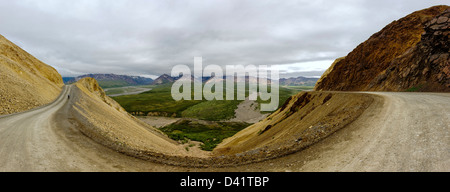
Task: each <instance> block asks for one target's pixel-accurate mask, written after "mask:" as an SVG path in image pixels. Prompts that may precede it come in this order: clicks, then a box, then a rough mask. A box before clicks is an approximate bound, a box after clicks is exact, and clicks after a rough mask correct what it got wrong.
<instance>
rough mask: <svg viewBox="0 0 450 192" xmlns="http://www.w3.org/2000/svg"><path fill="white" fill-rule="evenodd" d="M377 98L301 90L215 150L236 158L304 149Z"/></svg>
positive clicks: (249, 159)
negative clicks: (268, 114)
mask: <svg viewBox="0 0 450 192" xmlns="http://www.w3.org/2000/svg"><path fill="white" fill-rule="evenodd" d="M372 102H373V96H371V95H366V94H354V93H353V94H350V93H335V92H301V93H299V94H298V95H296V96H292V97H291V98H290V99H288V101H286V103H285V104H284V105H283V106H282V107H281V108H280V109H279V110H278V111H276V112H275V113H273V114H271V115H270V116H269V117H267V118H266V119H265V120H263V121H261V122H259V123H256V124H254V125H252V126H250V127H248V128H246V129H244V130H242V131H241V132H239V133H237V134H236V135H235V136H233V137H231V138H228V139H226V140H224V141H223V142H222V143H221V144H220V145H219V146H218V147H217V148H216V149H215V150H214V151H213V152H214V154H215V155H216V156H224V155H225V156H226V155H231V156H235V157H237V158H236V161H241V162H252V161H261V160H265V159H272V158H276V157H280V156H284V155H288V154H291V153H294V152H297V151H300V150H302V149H304V148H306V147H308V146H310V145H312V144H314V143H316V142H318V141H320V140H322V139H323V138H325V137H327V136H329V135H330V134H332V133H334V132H335V131H337V130H339V129H341V128H343V127H345V126H346V125H348V124H349V123H351V122H353V121H354V120H355V119H357V118H358V117H359V115H361V114H362V113H363V112H364V110H365V109H367V108H368V107H369V106H370V104H371V103H372Z"/></svg>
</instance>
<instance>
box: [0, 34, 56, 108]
mask: <svg viewBox="0 0 450 192" xmlns="http://www.w3.org/2000/svg"><path fill="white" fill-rule="evenodd" d="M0 82H1V83H0V115H4V114H11V113H17V112H21V111H26V110H29V109H32V108H35V107H38V106H41V105H45V104H47V103H50V102H52V101H53V100H54V99H56V97H58V95H59V94H60V91H61V87H62V86H63V81H62V77H61V75H59V73H58V72H57V71H56V70H55V69H54V68H53V67H51V66H49V65H47V64H45V63H43V62H41V61H39V60H38V59H36V58H35V57H33V56H32V55H30V54H29V53H27V52H26V51H24V50H23V49H21V48H20V47H18V46H17V45H15V44H14V43H12V42H10V41H9V40H8V39H6V38H5V37H3V36H1V35H0Z"/></svg>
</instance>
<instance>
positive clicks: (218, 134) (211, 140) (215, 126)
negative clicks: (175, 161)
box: [160, 120, 250, 151]
mask: <svg viewBox="0 0 450 192" xmlns="http://www.w3.org/2000/svg"><path fill="white" fill-rule="evenodd" d="M249 125H250V124H247V123H236V122H199V121H196V120H182V121H179V122H177V123H174V124H171V125H168V126H166V127H163V128H161V129H160V130H161V131H163V132H164V133H166V134H167V135H168V136H169V137H170V138H171V139H173V140H177V141H185V140H187V139H190V140H193V141H199V142H202V143H203V144H202V145H201V146H200V147H201V149H203V150H206V151H212V150H213V149H214V148H215V147H216V146H217V145H218V144H219V143H221V142H222V140H223V139H225V138H228V137H231V136H233V135H234V134H236V133H237V132H239V131H241V130H242V129H244V128H246V127H248V126H249Z"/></svg>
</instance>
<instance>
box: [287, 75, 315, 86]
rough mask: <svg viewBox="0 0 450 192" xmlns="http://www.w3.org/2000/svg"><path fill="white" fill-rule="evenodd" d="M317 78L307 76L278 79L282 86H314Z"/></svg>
mask: <svg viewBox="0 0 450 192" xmlns="http://www.w3.org/2000/svg"><path fill="white" fill-rule="evenodd" d="M318 80H319V78H308V77H301V76H300V77H292V78H289V79H285V78H282V79H280V85H282V86H314V85H316V82H317V81H318Z"/></svg>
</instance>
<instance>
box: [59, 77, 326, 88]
mask: <svg viewBox="0 0 450 192" xmlns="http://www.w3.org/2000/svg"><path fill="white" fill-rule="evenodd" d="M85 77H92V78H94V79H96V80H97V81H98V83H99V85H100V86H101V87H102V88H111V87H125V86H136V85H162V84H166V83H173V82H175V81H176V80H178V79H179V78H180V77H172V76H170V75H167V74H163V75H161V76H159V77H158V78H156V79H155V80H153V79H151V78H145V77H139V76H128V75H115V74H87V75H82V76H78V77H63V81H64V83H65V84H71V83H74V82H77V81H78V80H80V79H83V78H85ZM195 79H196V78H194V77H193V76H192V80H195ZM222 79H226V76H224V77H223V78H222ZM209 80H211V77H202V82H203V83H205V82H207V81H209ZM318 80H319V78H307V77H301V76H300V77H292V78H288V79H285V78H282V79H280V81H279V83H280V85H281V86H314V85H315V84H316V82H317V81H318ZM249 81H252V82H257V79H256V78H249V77H247V78H246V82H249Z"/></svg>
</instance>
